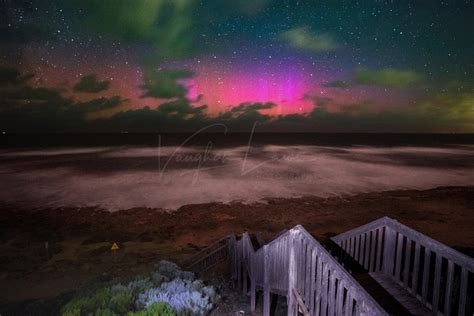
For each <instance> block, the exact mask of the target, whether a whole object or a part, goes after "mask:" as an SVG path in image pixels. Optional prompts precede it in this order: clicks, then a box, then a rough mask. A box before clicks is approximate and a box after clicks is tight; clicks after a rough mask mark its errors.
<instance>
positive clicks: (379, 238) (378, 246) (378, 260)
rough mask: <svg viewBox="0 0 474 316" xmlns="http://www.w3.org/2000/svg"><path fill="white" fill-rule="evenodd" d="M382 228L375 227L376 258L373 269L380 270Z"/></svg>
mask: <svg viewBox="0 0 474 316" xmlns="http://www.w3.org/2000/svg"><path fill="white" fill-rule="evenodd" d="M382 233H383V232H382V228H379V229H377V258H376V263H375V264H376V266H377V268H376V269H375V271H381V270H382V266H381V263H382V262H381V261H382V241H383V240H382Z"/></svg>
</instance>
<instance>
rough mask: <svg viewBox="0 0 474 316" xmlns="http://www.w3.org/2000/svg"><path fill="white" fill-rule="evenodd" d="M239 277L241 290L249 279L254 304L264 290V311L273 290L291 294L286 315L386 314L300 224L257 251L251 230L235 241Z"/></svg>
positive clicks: (266, 311) (267, 312)
mask: <svg viewBox="0 0 474 316" xmlns="http://www.w3.org/2000/svg"><path fill="white" fill-rule="evenodd" d="M234 250H235V256H234V258H235V260H234V265H235V266H236V268H234V269H233V271H235V272H236V274H237V275H236V279H237V281H238V283H239V284H240V285H241V286H242V288H243V292H244V293H247V292H248V284H247V279H249V280H250V293H251V310H252V311H255V304H256V291H257V289H261V290H263V315H265V316H268V315H269V314H270V293H271V292H272V293H276V294H279V295H284V296H286V297H287V301H288V315H290V316H292V315H297V314H298V312H300V313H301V312H303V314H305V313H309V315H387V313H386V312H385V311H384V310H383V309H382V308H381V307H380V305H378V303H377V302H376V301H375V300H374V299H373V298H372V297H371V296H370V295H369V294H368V293H367V292H366V291H365V289H363V288H362V287H361V286H360V285H359V283H357V281H355V280H354V278H353V277H352V276H351V275H350V274H349V273H348V272H347V271H346V270H345V269H344V268H343V267H342V266H341V265H340V264H339V263H338V262H337V260H335V259H334V258H333V257H332V256H331V255H330V254H329V253H328V252H327V251H326V249H324V247H323V246H322V245H320V244H319V243H318V242H317V241H316V240H315V239H314V238H313V237H312V236H311V235H310V234H309V233H308V232H307V231H306V230H305V229H304V228H303V227H302V226H299V225H298V226H296V227H295V228H293V229H291V230H290V231H288V232H286V233H284V234H282V235H280V236H279V237H278V238H276V239H274V240H273V241H271V242H270V243H268V244H267V245H265V246H264V247H263V248H260V249H259V250H257V251H255V249H254V247H253V245H252V243H251V240H250V237H249V235H248V234H247V233H245V234H243V236H242V238H241V239H240V240H238V241H236V244H235V249H234Z"/></svg>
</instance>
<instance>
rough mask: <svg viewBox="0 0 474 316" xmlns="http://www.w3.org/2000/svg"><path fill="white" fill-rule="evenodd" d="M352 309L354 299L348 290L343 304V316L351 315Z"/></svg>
mask: <svg viewBox="0 0 474 316" xmlns="http://www.w3.org/2000/svg"><path fill="white" fill-rule="evenodd" d="M353 309H354V300H353V299H352V295H351V293H350V292H349V291H348V292H347V296H346V302H345V306H344V311H345V313H344V314H345V316H352V311H353Z"/></svg>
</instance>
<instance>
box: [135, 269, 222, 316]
mask: <svg viewBox="0 0 474 316" xmlns="http://www.w3.org/2000/svg"><path fill="white" fill-rule="evenodd" d="M204 288H205V287H204V286H203V284H202V282H193V281H191V280H182V279H179V278H177V279H174V280H173V281H171V282H165V283H163V284H162V285H161V286H160V287H159V288H153V289H149V290H147V291H145V293H143V294H140V295H139V296H138V299H137V302H136V305H137V307H138V308H147V307H149V306H150V305H152V304H154V303H156V302H165V303H167V304H169V306H171V308H172V309H174V310H175V311H176V312H177V314H178V315H180V316H181V315H205V314H206V313H207V312H209V311H210V310H211V309H212V307H213V304H212V303H213V301H214V300H215V299H216V295H214V296H213V297H209V296H207V295H206V294H205V292H206V293H214V294H215V291H211V290H209V289H206V290H205V291H202V290H203V289H204Z"/></svg>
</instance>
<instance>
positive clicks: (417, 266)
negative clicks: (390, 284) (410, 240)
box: [411, 242, 421, 296]
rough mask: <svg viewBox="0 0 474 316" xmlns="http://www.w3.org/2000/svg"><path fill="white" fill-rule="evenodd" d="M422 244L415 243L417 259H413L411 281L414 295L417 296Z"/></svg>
mask: <svg viewBox="0 0 474 316" xmlns="http://www.w3.org/2000/svg"><path fill="white" fill-rule="evenodd" d="M420 248H421V247H420V243H419V242H415V258H414V259H413V278H412V281H411V289H412V294H413V295H415V296H416V294H417V292H418V271H420V251H421V249H420Z"/></svg>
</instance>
